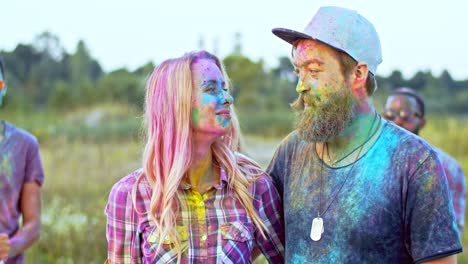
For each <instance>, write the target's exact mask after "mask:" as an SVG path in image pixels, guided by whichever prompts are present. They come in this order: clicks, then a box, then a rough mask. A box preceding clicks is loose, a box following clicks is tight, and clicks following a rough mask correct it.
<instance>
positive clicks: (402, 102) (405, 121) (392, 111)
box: [383, 87, 466, 237]
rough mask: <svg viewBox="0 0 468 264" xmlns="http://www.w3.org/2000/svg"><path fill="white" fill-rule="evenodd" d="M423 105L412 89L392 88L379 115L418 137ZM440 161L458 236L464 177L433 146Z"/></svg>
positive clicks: (462, 218) (452, 161) (462, 219)
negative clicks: (381, 113)
mask: <svg viewBox="0 0 468 264" xmlns="http://www.w3.org/2000/svg"><path fill="white" fill-rule="evenodd" d="M425 114H426V111H425V104H424V100H423V99H422V97H421V96H420V95H419V94H418V93H417V92H416V91H415V90H413V89H411V88H408V87H400V88H397V89H394V90H393V91H392V92H391V94H390V95H389V97H388V98H387V102H386V103H385V111H384V114H383V116H384V117H385V119H387V120H390V121H393V122H394V123H395V124H397V125H399V126H400V127H402V128H404V129H406V130H408V131H410V132H413V133H414V134H416V135H419V131H421V129H423V128H424V125H425V124H426V119H425V118H424V116H425ZM433 148H434V150H435V151H436V153H437V156H438V157H439V159H440V161H441V162H442V166H443V167H444V171H445V175H446V176H447V180H448V186H449V189H450V193H451V195H452V201H453V207H454V209H455V218H456V221H457V227H458V231H459V234H460V237H461V235H462V233H463V226H464V224H465V194H466V185H465V175H463V170H462V168H461V166H460V164H458V162H457V161H456V160H455V159H454V158H452V157H451V156H449V155H448V154H447V153H445V152H443V151H442V150H440V149H439V148H435V147H433Z"/></svg>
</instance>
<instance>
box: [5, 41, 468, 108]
mask: <svg viewBox="0 0 468 264" xmlns="http://www.w3.org/2000/svg"><path fill="white" fill-rule="evenodd" d="M236 45H237V46H238V45H239V44H236ZM237 46H236V47H235V48H234V49H233V50H234V51H233V52H232V53H231V54H230V55H229V56H227V57H225V58H224V59H223V62H224V64H225V66H226V69H227V72H228V74H229V76H230V78H231V86H232V92H233V95H234V98H235V104H236V107H237V108H238V109H239V111H240V112H252V111H256V112H268V111H273V112H277V111H281V110H283V109H286V108H287V107H288V105H289V103H291V102H292V101H293V100H294V98H296V92H295V89H294V87H295V85H296V81H297V80H296V77H295V75H294V74H293V68H292V65H291V63H290V60H289V58H288V57H281V58H279V59H278V65H277V66H276V67H274V68H271V69H267V68H266V67H265V65H264V63H263V61H261V60H260V61H253V60H251V59H250V58H248V57H246V56H244V55H242V54H241V52H240V50H241V49H240V48H239V47H237ZM0 56H2V57H3V60H4V62H5V65H6V77H7V81H8V87H9V91H8V96H7V98H5V104H6V106H5V107H7V108H9V107H13V105H14V107H15V109H17V108H22V109H25V110H38V109H39V110H40V109H73V108H75V107H80V106H86V105H92V104H96V103H102V102H119V103H128V104H130V105H134V106H137V107H142V104H143V97H144V89H145V80H146V78H147V76H148V74H150V73H151V71H152V69H153V68H154V65H153V63H151V62H149V63H147V64H146V65H143V66H141V67H140V68H138V69H136V70H135V71H129V70H127V69H125V68H123V69H118V70H115V71H112V72H104V71H103V70H102V68H101V66H100V64H99V62H98V61H97V60H96V59H94V58H93V57H92V55H91V54H90V52H89V50H88V49H87V47H86V44H85V43H84V41H79V42H78V44H77V46H76V50H75V52H74V53H72V54H70V53H67V52H66V51H65V49H64V48H63V47H62V45H61V43H60V40H59V39H58V37H57V36H54V35H53V34H51V33H49V32H45V33H43V34H41V35H39V36H38V37H36V39H35V40H34V41H33V43H31V44H18V45H17V47H16V48H15V49H14V50H12V51H0ZM377 81H378V86H379V91H378V92H377V95H376V97H377V99H376V100H377V101H382V100H383V98H384V97H385V96H386V95H387V94H388V92H389V91H390V90H391V89H394V88H396V87H400V86H408V87H412V88H414V89H416V90H418V91H419V92H420V93H421V94H422V95H423V96H424V97H425V99H426V101H427V104H428V109H429V111H431V112H451V113H467V112H468V103H467V102H468V80H454V79H453V78H452V77H451V75H450V73H449V72H448V71H443V72H442V74H441V75H440V76H434V75H433V74H432V73H431V72H430V71H425V72H424V71H420V72H417V73H416V74H415V75H414V76H412V77H411V78H409V79H405V78H404V77H403V75H402V73H401V72H400V71H394V72H393V73H392V74H390V75H389V76H388V77H383V76H377Z"/></svg>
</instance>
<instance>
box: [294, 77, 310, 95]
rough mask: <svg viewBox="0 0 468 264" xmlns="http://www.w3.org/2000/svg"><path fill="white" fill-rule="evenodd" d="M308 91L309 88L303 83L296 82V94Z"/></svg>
mask: <svg viewBox="0 0 468 264" xmlns="http://www.w3.org/2000/svg"><path fill="white" fill-rule="evenodd" d="M309 90H310V87H309V86H308V85H304V82H303V81H301V80H299V81H298V82H297V86H296V92H297V93H299V94H300V93H303V92H307V91H309Z"/></svg>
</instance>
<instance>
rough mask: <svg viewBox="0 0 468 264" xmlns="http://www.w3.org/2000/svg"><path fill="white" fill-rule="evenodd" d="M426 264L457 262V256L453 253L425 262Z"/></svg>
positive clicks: (451, 263)
mask: <svg viewBox="0 0 468 264" xmlns="http://www.w3.org/2000/svg"><path fill="white" fill-rule="evenodd" d="M424 263H425V264H457V256H456V255H451V256H448V257H445V258H441V259H435V260H431V261H428V262H424Z"/></svg>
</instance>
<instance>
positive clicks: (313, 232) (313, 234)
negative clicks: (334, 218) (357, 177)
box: [310, 113, 381, 241]
mask: <svg viewBox="0 0 468 264" xmlns="http://www.w3.org/2000/svg"><path fill="white" fill-rule="evenodd" d="M375 115H376V116H377V113H375ZM375 120H376V117H374V120H373V121H372V125H371V126H370V128H369V132H368V133H367V139H366V140H365V141H364V144H362V145H361V147H360V148H359V152H358V154H357V157H356V159H355V160H354V162H353V165H352V166H351V168H350V169H349V172H348V174H347V175H346V177H345V179H344V181H343V183H342V184H341V186H340V188H339V189H338V191H337V192H336V194H335V196H333V198H332V200H331V202H330V204H328V206H327V207H326V208H325V210H324V211H323V213H322V215H324V214H325V213H326V212H327V211H328V209H329V208H330V206H331V205H332V204H333V202H334V201H335V199H336V197H337V196H338V194H339V193H340V192H341V189H343V186H344V185H345V183H346V181H347V180H348V178H349V175H351V172H352V171H353V168H354V165H355V164H356V162H357V160H358V159H359V156H360V155H361V151H362V149H363V148H364V145H365V144H366V143H367V142H369V138H371V137H374V135H375V133H377V131H378V130H379V125H380V121H381V119H380V118H379V123H378V125H377V128H376V130H375V131H374V133H372V135H371V132H372V130H373V128H374V124H375ZM314 150H315V151H317V144H316V143H314ZM324 151H325V143H323V144H322V157H321V159H322V163H323V153H324ZM353 152H354V151H353ZM322 163H320V192H319V208H318V211H317V217H315V218H314V219H313V220H312V226H311V228H310V239H312V240H313V241H319V240H320V239H321V238H322V234H323V232H325V226H324V223H323V218H322V217H321V216H320V211H321V210H322V188H323V179H322V177H323V176H322V169H323V164H322Z"/></svg>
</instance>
